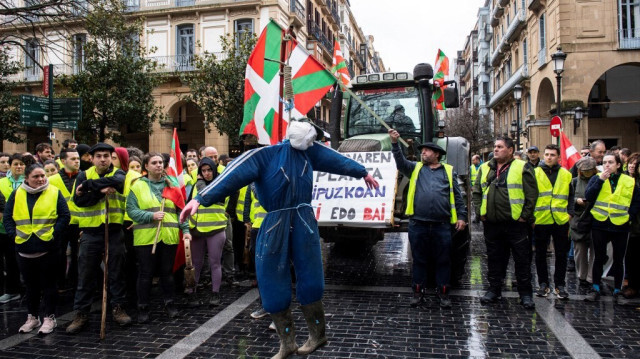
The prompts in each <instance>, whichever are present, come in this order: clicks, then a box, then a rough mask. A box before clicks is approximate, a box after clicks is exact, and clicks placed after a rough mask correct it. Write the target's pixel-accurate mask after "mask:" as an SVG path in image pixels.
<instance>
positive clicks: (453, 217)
mask: <svg viewBox="0 0 640 359" xmlns="http://www.w3.org/2000/svg"><path fill="white" fill-rule="evenodd" d="M442 165H443V166H444V169H445V172H446V173H447V178H448V179H449V204H450V205H451V220H450V222H451V224H455V223H456V222H457V221H458V214H457V212H456V201H455V198H454V195H453V166H451V165H448V164H446V163H443V164H442ZM422 166H423V164H422V162H418V163H416V167H415V168H414V169H413V172H412V173H411V178H410V179H409V191H408V192H407V210H406V211H405V214H406V215H407V216H413V213H414V212H413V199H414V197H415V195H416V182H417V181H418V174H420V169H422Z"/></svg>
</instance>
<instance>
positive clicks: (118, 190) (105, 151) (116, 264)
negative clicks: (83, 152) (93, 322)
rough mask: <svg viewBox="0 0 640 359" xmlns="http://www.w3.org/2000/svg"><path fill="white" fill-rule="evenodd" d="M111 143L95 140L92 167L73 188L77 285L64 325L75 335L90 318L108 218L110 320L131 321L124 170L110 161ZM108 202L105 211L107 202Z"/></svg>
mask: <svg viewBox="0 0 640 359" xmlns="http://www.w3.org/2000/svg"><path fill="white" fill-rule="evenodd" d="M114 151H115V149H114V148H113V146H111V145H108V144H105V143H97V144H95V145H94V146H93V147H91V149H90V150H89V153H90V154H91V155H92V161H93V167H90V168H89V169H87V170H86V171H84V172H82V173H80V174H78V177H76V181H75V184H74V187H73V190H72V193H73V203H74V204H75V205H76V206H77V207H79V208H80V210H79V211H78V226H79V227H80V230H81V231H82V237H81V238H80V242H79V243H80V247H79V249H78V288H77V290H76V295H75V299H74V304H73V309H74V310H76V311H77V312H76V316H75V318H74V319H73V321H72V322H71V324H70V325H69V326H68V327H67V333H70V334H75V333H77V332H79V331H80V330H82V328H84V326H85V325H86V324H87V323H88V321H89V309H91V303H92V302H93V294H94V291H95V287H96V284H97V282H98V270H99V268H100V263H101V262H102V260H103V254H104V253H105V224H106V221H107V218H106V217H107V216H108V220H109V228H108V231H109V238H108V240H109V260H108V262H107V263H108V268H107V269H106V270H108V271H109V272H108V275H109V283H108V293H109V296H110V303H111V308H112V314H113V319H114V321H115V322H116V323H118V324H119V325H120V326H126V325H129V324H130V323H131V317H129V315H128V314H127V313H126V311H125V310H124V305H125V304H126V288H125V279H124V260H125V247H124V241H123V236H124V235H123V233H122V223H123V221H124V208H125V198H124V196H123V195H122V191H123V189H124V180H125V176H126V175H125V173H124V171H122V170H120V169H117V168H115V167H114V166H113V164H112V163H111V154H112V153H113V152H114ZM107 201H108V203H109V210H108V211H107V206H106V202H107Z"/></svg>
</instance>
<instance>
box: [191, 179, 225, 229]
mask: <svg viewBox="0 0 640 359" xmlns="http://www.w3.org/2000/svg"><path fill="white" fill-rule="evenodd" d="M197 194H198V189H197V188H195V187H194V188H193V197H195V196H196V195H197ZM226 226H227V215H226V213H225V210H224V205H223V204H221V203H214V204H212V205H211V206H209V207H205V206H203V205H200V206H198V210H197V211H196V214H195V215H194V216H191V218H190V219H189V228H196V229H197V230H198V232H200V233H208V232H211V231H214V230H216V229H220V228H225V227H226Z"/></svg>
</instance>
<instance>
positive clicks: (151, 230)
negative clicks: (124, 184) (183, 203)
mask: <svg viewBox="0 0 640 359" xmlns="http://www.w3.org/2000/svg"><path fill="white" fill-rule="evenodd" d="M131 192H133V194H134V195H135V196H136V200H138V207H139V208H140V209H141V210H143V211H148V212H158V211H159V210H160V207H161V203H160V200H158V197H156V195H155V194H153V192H151V187H149V184H148V183H147V182H146V181H143V180H138V181H136V182H135V183H134V184H133V186H131ZM164 213H165V215H164V218H163V219H162V227H161V228H160V237H159V238H158V240H159V241H162V242H164V243H165V244H178V243H179V242H180V227H179V226H178V212H177V210H176V207H175V205H174V204H173V202H172V201H170V200H165V201H164ZM157 229H158V222H156V221H152V222H150V223H137V222H135V221H134V222H133V245H134V246H148V245H151V244H153V241H154V240H155V238H156V230H157Z"/></svg>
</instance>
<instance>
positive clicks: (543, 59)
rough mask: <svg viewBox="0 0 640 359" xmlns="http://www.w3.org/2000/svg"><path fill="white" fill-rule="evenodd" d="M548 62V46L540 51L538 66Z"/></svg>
mask: <svg viewBox="0 0 640 359" xmlns="http://www.w3.org/2000/svg"><path fill="white" fill-rule="evenodd" d="M546 64H547V48H546V46H545V47H543V48H542V49H541V50H540V51H538V68H541V67H542V66H544V65H546Z"/></svg>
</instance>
